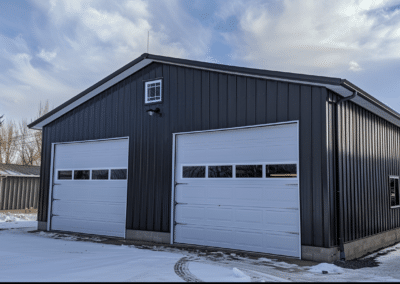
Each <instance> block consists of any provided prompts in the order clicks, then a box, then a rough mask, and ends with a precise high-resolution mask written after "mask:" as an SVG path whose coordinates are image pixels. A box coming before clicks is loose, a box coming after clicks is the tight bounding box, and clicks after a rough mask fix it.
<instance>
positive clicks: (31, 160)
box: [16, 119, 37, 165]
mask: <svg viewBox="0 0 400 284" xmlns="http://www.w3.org/2000/svg"><path fill="white" fill-rule="evenodd" d="M27 125H28V123H27V121H26V119H23V120H22V121H21V122H20V123H19V125H18V126H19V127H18V128H19V129H18V130H19V133H18V137H17V140H16V144H17V147H18V160H17V163H18V164H20V165H34V164H36V163H37V161H36V156H37V153H36V152H37V147H36V145H35V139H34V138H35V135H34V133H32V130H30V129H29V128H28V126H27Z"/></svg>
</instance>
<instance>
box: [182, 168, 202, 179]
mask: <svg viewBox="0 0 400 284" xmlns="http://www.w3.org/2000/svg"><path fill="white" fill-rule="evenodd" d="M182 177H183V178H205V177H206V167H205V166H184V167H182Z"/></svg>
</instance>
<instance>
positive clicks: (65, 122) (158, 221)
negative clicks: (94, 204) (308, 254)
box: [38, 63, 334, 247]
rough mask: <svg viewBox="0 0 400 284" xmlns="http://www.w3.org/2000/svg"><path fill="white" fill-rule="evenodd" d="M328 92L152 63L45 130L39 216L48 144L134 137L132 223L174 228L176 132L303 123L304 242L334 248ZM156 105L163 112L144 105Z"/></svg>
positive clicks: (43, 213)
mask: <svg viewBox="0 0 400 284" xmlns="http://www.w3.org/2000/svg"><path fill="white" fill-rule="evenodd" d="M154 78H163V96H164V97H163V103H161V104H156V105H151V106H145V105H144V94H143V87H144V84H143V80H147V79H154ZM326 100H327V90H326V89H325V88H321V87H315V86H310V85H300V84H292V83H286V82H278V81H272V80H265V79H258V78H251V77H244V76H239V75H230V74H222V73H218V72H211V71H206V70H198V69H193V68H189V67H180V66H175V65H168V64H160V63H153V64H151V65H149V66H147V67H145V68H144V69H142V70H140V71H139V72H137V73H135V74H133V75H131V76H130V77H128V78H126V79H124V80H122V81H121V82H119V83H118V84H116V85H114V86H113V87H111V88H109V89H108V90H106V91H104V92H103V93H101V94H99V95H98V96H96V97H94V98H92V99H91V100H89V101H87V102H85V103H84V104H82V105H80V106H78V107H77V108H75V109H73V110H72V111H70V112H69V113H67V114H65V115H64V116H62V117H60V118H59V119H57V120H56V121H54V122H52V123H50V124H49V125H46V126H45V127H44V128H43V151H42V168H41V194H40V198H39V215H38V220H39V221H46V220H47V207H48V192H49V182H50V176H49V175H50V163H51V143H53V142H67V141H81V140H93V139H104V138H112V137H124V136H129V137H130V140H129V143H130V145H129V149H130V150H129V169H128V204H127V228H128V229H134V230H146V231H157V232H169V231H170V215H171V214H170V210H171V208H170V205H171V178H172V136H173V135H172V134H173V133H177V132H189V131H197V130H208V129H220V128H227V127H240V126H246V125H255V124H266V123H274V122H284V121H292V120H299V121H300V200H301V225H302V229H301V233H302V244H303V245H309V246H321V247H330V246H331V245H332V242H333V240H332V232H331V230H330V227H331V222H332V218H334V216H331V212H330V211H329V210H324V208H327V207H329V204H330V203H331V202H332V199H331V196H330V193H329V191H328V184H327V181H328V179H327V150H326V143H327V140H326V138H327V137H326ZM155 107H159V108H160V109H161V113H162V116H161V117H159V116H152V117H151V116H149V115H148V114H147V113H146V110H147V109H149V108H155Z"/></svg>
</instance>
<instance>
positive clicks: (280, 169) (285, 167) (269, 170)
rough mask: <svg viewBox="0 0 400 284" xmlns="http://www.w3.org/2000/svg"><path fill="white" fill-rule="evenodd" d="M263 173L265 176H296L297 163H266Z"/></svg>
mask: <svg viewBox="0 0 400 284" xmlns="http://www.w3.org/2000/svg"><path fill="white" fill-rule="evenodd" d="M265 173H266V177H267V178H297V165H296V164H280V165H266V166H265Z"/></svg>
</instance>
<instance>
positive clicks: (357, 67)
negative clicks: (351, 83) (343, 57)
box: [349, 61, 362, 72]
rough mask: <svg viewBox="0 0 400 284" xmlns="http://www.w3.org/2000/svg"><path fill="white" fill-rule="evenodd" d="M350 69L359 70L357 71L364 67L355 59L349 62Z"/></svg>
mask: <svg viewBox="0 0 400 284" xmlns="http://www.w3.org/2000/svg"><path fill="white" fill-rule="evenodd" d="M349 70H350V71H354V72H357V71H360V70H362V68H361V67H360V65H359V64H358V63H357V62H355V61H350V63H349Z"/></svg>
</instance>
